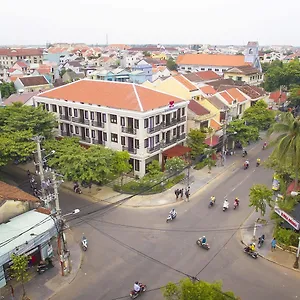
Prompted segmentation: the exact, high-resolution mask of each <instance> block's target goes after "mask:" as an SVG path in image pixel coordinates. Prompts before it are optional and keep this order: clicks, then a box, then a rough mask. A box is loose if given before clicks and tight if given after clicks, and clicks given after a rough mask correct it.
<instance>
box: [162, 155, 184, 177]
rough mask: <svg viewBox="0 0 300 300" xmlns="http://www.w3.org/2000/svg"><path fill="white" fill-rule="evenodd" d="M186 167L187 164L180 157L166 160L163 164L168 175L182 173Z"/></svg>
mask: <svg viewBox="0 0 300 300" xmlns="http://www.w3.org/2000/svg"><path fill="white" fill-rule="evenodd" d="M186 165H187V162H186V161H185V160H183V159H182V158H180V157H172V158H168V159H167V161H166V164H165V168H166V170H167V172H168V173H170V174H176V173H178V172H180V171H182V170H183V169H184V168H185V167H186Z"/></svg>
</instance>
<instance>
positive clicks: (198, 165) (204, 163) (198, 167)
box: [194, 159, 208, 170]
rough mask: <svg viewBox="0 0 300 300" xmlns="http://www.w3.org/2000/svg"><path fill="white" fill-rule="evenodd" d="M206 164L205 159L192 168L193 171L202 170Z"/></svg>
mask: <svg viewBox="0 0 300 300" xmlns="http://www.w3.org/2000/svg"><path fill="white" fill-rule="evenodd" d="M207 164H208V160H207V159H204V160H203V161H201V162H199V163H197V164H196V165H195V167H194V169H195V170H201V169H203V168H204V167H205V166H207Z"/></svg>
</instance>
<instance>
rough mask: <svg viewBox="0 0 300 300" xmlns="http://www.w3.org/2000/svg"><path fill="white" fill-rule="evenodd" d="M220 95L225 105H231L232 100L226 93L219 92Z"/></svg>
mask: <svg viewBox="0 0 300 300" xmlns="http://www.w3.org/2000/svg"><path fill="white" fill-rule="evenodd" d="M220 95H221V96H222V97H223V98H224V99H225V100H226V101H227V103H229V104H231V103H232V102H233V101H234V99H233V98H232V97H231V96H230V95H229V94H228V93H227V92H226V91H224V92H221V93H220Z"/></svg>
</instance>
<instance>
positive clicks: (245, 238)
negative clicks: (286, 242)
mask: <svg viewBox="0 0 300 300" xmlns="http://www.w3.org/2000/svg"><path fill="white" fill-rule="evenodd" d="M270 214H271V209H268V210H267V212H266V214H265V216H264V217H262V216H261V214H260V212H255V211H254V212H253V213H251V215H250V216H249V217H248V219H247V220H246V221H245V222H244V224H243V226H242V227H243V229H241V230H240V234H241V241H242V243H243V244H244V245H248V244H249V243H250V242H252V239H253V230H254V224H255V221H256V220H257V219H258V218H260V219H264V220H266V221H267V223H266V224H265V225H259V226H258V227H257V230H256V234H255V236H256V239H258V237H260V236H261V235H262V234H264V235H265V242H264V244H263V245H262V247H261V248H260V249H258V248H257V240H256V241H255V242H256V248H257V251H258V253H259V255H260V256H261V257H262V258H264V259H266V260H268V261H270V262H272V263H275V264H277V265H280V266H282V267H285V268H288V269H291V270H294V271H297V272H299V270H296V269H294V268H293V264H294V262H295V259H296V255H295V254H293V253H290V252H286V251H283V250H281V249H280V248H279V247H278V246H277V248H276V250H275V251H273V252H272V251H271V241H272V239H273V230H274V225H273V221H272V220H270Z"/></svg>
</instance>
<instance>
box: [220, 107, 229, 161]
mask: <svg viewBox="0 0 300 300" xmlns="http://www.w3.org/2000/svg"><path fill="white" fill-rule="evenodd" d="M227 117H228V109H227V107H226V108H225V119H224V125H223V139H222V157H221V162H222V165H224V162H225V143H226V130H227Z"/></svg>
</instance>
